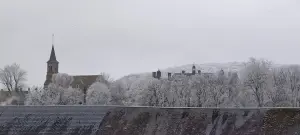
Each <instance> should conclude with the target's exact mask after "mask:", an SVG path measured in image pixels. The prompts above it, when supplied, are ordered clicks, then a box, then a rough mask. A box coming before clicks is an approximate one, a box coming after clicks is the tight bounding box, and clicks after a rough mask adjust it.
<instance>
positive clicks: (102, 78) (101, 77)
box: [97, 73, 113, 88]
mask: <svg viewBox="0 0 300 135" xmlns="http://www.w3.org/2000/svg"><path fill="white" fill-rule="evenodd" d="M97 82H100V83H103V84H105V85H106V86H107V87H108V88H110V86H111V84H112V82H113V79H112V78H111V77H110V75H109V74H107V73H100V75H99V77H98V78H97Z"/></svg>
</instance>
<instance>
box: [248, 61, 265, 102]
mask: <svg viewBox="0 0 300 135" xmlns="http://www.w3.org/2000/svg"><path fill="white" fill-rule="evenodd" d="M270 66H271V62H269V61H267V60H257V59H254V58H250V61H249V62H248V63H247V64H246V67H245V69H244V72H243V80H244V85H245V86H246V87H248V88H250V89H251V90H252V92H253V94H254V96H255V98H256V101H257V103H258V107H262V106H263V104H264V98H265V92H266V89H267V86H268V79H269V72H270Z"/></svg>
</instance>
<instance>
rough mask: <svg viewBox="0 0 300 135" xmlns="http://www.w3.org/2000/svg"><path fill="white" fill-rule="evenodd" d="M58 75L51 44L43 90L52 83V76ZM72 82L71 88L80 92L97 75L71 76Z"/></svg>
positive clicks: (91, 82)
mask: <svg viewBox="0 0 300 135" xmlns="http://www.w3.org/2000/svg"><path fill="white" fill-rule="evenodd" d="M57 73H59V62H58V61H57V59H56V55H55V50H54V45H53V44H52V49H51V53H50V58H49V60H48V61H47V73H46V80H45V83H44V88H47V87H48V85H49V84H50V83H51V82H52V76H53V75H54V74H57ZM72 77H73V82H72V83H71V87H72V88H79V89H81V90H87V89H88V87H89V86H91V85H92V84H93V83H94V82H95V81H96V80H97V78H98V77H99V75H76V76H72Z"/></svg>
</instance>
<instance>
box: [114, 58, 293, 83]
mask: <svg viewBox="0 0 300 135" xmlns="http://www.w3.org/2000/svg"><path fill="white" fill-rule="evenodd" d="M192 66H193V64H186V65H182V66H176V67H169V68H166V69H160V70H161V72H162V76H165V77H166V76H167V73H168V72H171V73H172V74H173V73H180V72H181V71H182V70H185V71H186V72H192ZM195 66H196V70H201V72H202V73H216V72H218V71H220V70H221V69H223V70H224V71H225V73H226V72H229V71H231V72H238V71H240V70H241V69H242V68H244V67H245V65H244V62H228V63H205V64H195ZM272 66H273V67H274V68H277V67H286V66H288V65H283V64H272ZM154 71H157V69H156V70H154ZM154 71H149V72H145V73H135V74H130V75H127V76H124V77H122V78H120V79H118V80H120V81H123V82H124V83H129V84H130V83H132V82H134V81H135V80H138V79H142V78H151V77H152V72H154Z"/></svg>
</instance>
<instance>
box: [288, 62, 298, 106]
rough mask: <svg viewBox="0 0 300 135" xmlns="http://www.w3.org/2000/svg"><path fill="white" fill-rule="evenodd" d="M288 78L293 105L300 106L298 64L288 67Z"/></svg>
mask: <svg viewBox="0 0 300 135" xmlns="http://www.w3.org/2000/svg"><path fill="white" fill-rule="evenodd" d="M287 80H288V85H289V90H290V91H291V93H292V104H293V106H297V107H298V106H299V101H298V100H299V99H298V96H299V91H300V67H299V66H297V65H292V66H290V67H288V71H287Z"/></svg>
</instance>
